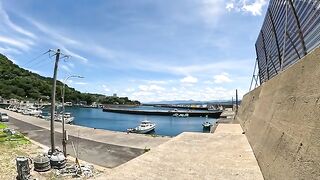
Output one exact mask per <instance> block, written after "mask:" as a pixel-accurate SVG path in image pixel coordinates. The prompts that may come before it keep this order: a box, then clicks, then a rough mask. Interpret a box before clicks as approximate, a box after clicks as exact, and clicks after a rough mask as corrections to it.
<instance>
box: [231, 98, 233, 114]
mask: <svg viewBox="0 0 320 180" xmlns="http://www.w3.org/2000/svg"><path fill="white" fill-rule="evenodd" d="M231 105H232V111H233V97H232V98H231Z"/></svg>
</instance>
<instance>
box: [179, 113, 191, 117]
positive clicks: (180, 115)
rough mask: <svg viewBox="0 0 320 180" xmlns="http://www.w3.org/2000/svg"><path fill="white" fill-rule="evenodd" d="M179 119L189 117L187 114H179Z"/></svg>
mask: <svg viewBox="0 0 320 180" xmlns="http://www.w3.org/2000/svg"><path fill="white" fill-rule="evenodd" d="M179 117H189V114H188V113H185V114H179Z"/></svg>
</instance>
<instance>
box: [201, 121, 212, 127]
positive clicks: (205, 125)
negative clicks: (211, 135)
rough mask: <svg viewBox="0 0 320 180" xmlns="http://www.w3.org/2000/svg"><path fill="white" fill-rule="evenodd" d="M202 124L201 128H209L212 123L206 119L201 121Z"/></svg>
mask: <svg viewBox="0 0 320 180" xmlns="http://www.w3.org/2000/svg"><path fill="white" fill-rule="evenodd" d="M202 126H203V128H209V127H211V126H212V124H211V123H210V122H208V121H206V122H204V123H202Z"/></svg>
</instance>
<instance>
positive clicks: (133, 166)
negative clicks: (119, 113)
mask: <svg viewBox="0 0 320 180" xmlns="http://www.w3.org/2000/svg"><path fill="white" fill-rule="evenodd" d="M101 179H161V180H163V179H208V180H209V179H210V180H211V179H221V180H222V179H223V180H225V179H228V180H230V179H234V180H238V179H246V180H261V179H263V176H262V173H261V171H260V168H259V166H258V163H257V161H256V159H255V156H254V154H253V152H252V149H251V147H250V145H249V143H248V141H247V139H246V137H245V135H244V134H242V129H241V127H240V125H239V124H219V125H218V127H217V129H216V131H215V133H213V134H211V133H190V132H185V133H182V134H180V135H178V136H176V137H175V138H172V139H171V140H170V141H168V142H166V143H164V144H162V145H160V146H158V147H156V148H154V149H151V150H150V151H149V152H147V153H145V154H143V155H141V156H139V157H137V158H135V159H133V160H131V161H129V162H127V163H125V164H122V165H120V166H118V167H117V168H115V169H113V170H112V171H110V172H109V174H107V175H106V176H105V177H101Z"/></svg>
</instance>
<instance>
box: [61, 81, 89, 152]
mask: <svg viewBox="0 0 320 180" xmlns="http://www.w3.org/2000/svg"><path fill="white" fill-rule="evenodd" d="M69 78H84V77H82V76H75V75H71V76H68V77H67V78H65V79H64V81H63V88H62V97H61V99H62V147H63V154H64V156H65V157H67V132H66V130H65V126H64V124H65V122H64V111H65V108H64V94H65V87H66V82H67V81H68V79H69Z"/></svg>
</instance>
